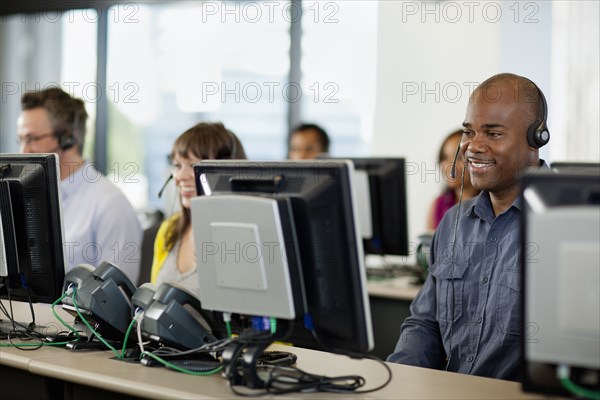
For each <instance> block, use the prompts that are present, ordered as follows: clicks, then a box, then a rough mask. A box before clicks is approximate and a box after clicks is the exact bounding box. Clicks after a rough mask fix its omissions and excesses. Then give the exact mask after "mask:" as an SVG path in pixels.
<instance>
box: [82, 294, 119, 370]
mask: <svg viewBox="0 0 600 400" xmlns="http://www.w3.org/2000/svg"><path fill="white" fill-rule="evenodd" d="M76 294H77V291H76V290H73V295H72V296H71V298H72V299H73V306H74V307H75V311H77V315H79V318H81V320H82V321H83V323H84V324H85V326H87V327H88V329H89V330H90V331H92V333H93V334H94V335H96V337H97V338H98V339H99V340H100V341H101V342H102V343H104V345H105V346H106V347H108V348H109V349H111V350H112V351H113V353H115V354H116V355H117V358H118V359H123V355H122V354H119V352H118V351H117V349H115V348H114V347H112V346H111V345H110V343H108V342H107V341H106V340H104V338H103V337H102V336H101V335H100V334H99V333H98V332H96V331H95V330H94V328H92V326H91V325H90V323H89V322H87V320H86V319H85V317H84V316H83V315H82V314H81V311H79V306H77V300H75V295H76Z"/></svg>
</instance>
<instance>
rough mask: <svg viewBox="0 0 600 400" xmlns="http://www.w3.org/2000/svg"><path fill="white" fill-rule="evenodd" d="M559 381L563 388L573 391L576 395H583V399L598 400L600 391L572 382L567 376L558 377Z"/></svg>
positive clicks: (599, 399)
mask: <svg viewBox="0 0 600 400" xmlns="http://www.w3.org/2000/svg"><path fill="white" fill-rule="evenodd" d="M560 383H562V385H563V386H564V388H565V389H567V390H568V391H569V392H571V393H573V394H574V395H576V396H578V397H583V398H585V399H593V400H600V392H595V391H593V390H589V389H586V388H583V387H581V386H579V385H577V384H575V383H574V382H572V381H571V380H570V379H569V378H566V377H564V378H560Z"/></svg>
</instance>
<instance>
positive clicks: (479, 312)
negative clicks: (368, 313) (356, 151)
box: [388, 192, 521, 380]
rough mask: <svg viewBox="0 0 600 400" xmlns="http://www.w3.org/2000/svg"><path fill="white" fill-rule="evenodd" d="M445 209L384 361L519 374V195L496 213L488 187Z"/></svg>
mask: <svg viewBox="0 0 600 400" xmlns="http://www.w3.org/2000/svg"><path fill="white" fill-rule="evenodd" d="M457 212H458V207H457V206H455V207H454V208H452V209H451V210H450V211H448V213H447V214H446V215H445V216H444V219H443V220H442V222H441V223H440V225H439V227H438V229H437V231H436V234H435V235H434V238H433V241H432V245H431V252H432V254H431V261H432V262H431V267H430V270H429V277H428V279H427V280H426V282H425V285H424V286H423V288H422V289H421V291H420V293H419V294H418V295H417V297H416V298H415V300H414V301H413V303H412V305H411V308H410V310H411V316H410V317H408V318H407V319H406V320H405V322H404V324H403V325H402V329H401V333H400V339H399V340H398V344H397V345H396V350H395V352H394V353H393V354H392V355H390V356H389V357H388V361H393V362H398V363H402V364H410V365H416V366H421V367H428V368H436V369H447V370H448V371H454V372H460V373H465V374H473V375H480V376H488V377H494V378H500V379H511V380H514V379H517V378H518V374H519V359H520V346H521V309H520V307H521V306H520V304H521V299H520V296H521V293H520V292H521V279H520V274H519V254H520V253H519V252H520V234H519V229H520V221H519V220H520V215H521V201H520V199H517V200H516V201H515V202H514V203H513V204H512V205H511V207H510V208H509V209H508V210H506V211H505V212H503V213H502V214H500V215H498V216H495V215H494V210H493V208H492V204H491V201H490V197H489V193H488V192H482V193H481V194H480V195H479V196H477V197H475V198H474V199H470V200H468V201H465V202H463V204H462V206H461V209H460V215H459V218H458V228H457V229H456V241H455V243H456V244H455V245H453V238H454V233H455V230H454V224H455V221H456V216H457Z"/></svg>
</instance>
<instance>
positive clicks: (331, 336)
mask: <svg viewBox="0 0 600 400" xmlns="http://www.w3.org/2000/svg"><path fill="white" fill-rule="evenodd" d="M194 170H195V174H196V184H197V189H198V193H199V194H201V195H210V196H199V197H197V198H194V199H193V200H192V227H193V231H194V235H195V237H196V252H197V258H198V259H199V260H201V261H199V265H201V267H200V268H198V270H199V275H200V277H199V279H200V286H201V287H200V300H201V301H202V304H203V307H207V308H208V309H213V310H215V311H224V312H238V310H245V309H246V307H250V306H253V305H255V304H263V306H262V307H263V308H262V309H263V310H264V312H263V313H257V311H260V309H259V310H256V309H254V310H253V312H255V313H257V314H258V315H259V316H260V315H266V316H270V314H269V313H279V315H280V316H281V317H282V318H284V319H285V318H287V319H289V318H291V317H292V316H293V318H294V319H295V320H296V321H304V320H312V324H313V325H314V332H315V334H316V337H317V339H318V342H319V345H320V346H322V349H324V350H326V351H331V352H337V353H342V354H353V355H357V354H365V353H367V352H368V351H369V350H370V349H372V347H373V333H372V327H371V315H370V308H369V302H368V296H367V292H366V278H365V276H366V275H365V268H364V257H363V250H362V240H361V238H360V235H359V232H358V227H357V224H356V218H357V216H356V215H357V214H356V208H355V207H354V204H355V200H354V198H353V197H354V191H353V188H352V174H353V171H354V167H353V165H352V162H350V161H348V160H345V161H340V160H338V161H334V160H320V161H304V162H299V161H294V162H251V161H237V160H236V161H223V160H219V161H203V162H201V163H199V164H197V165H195V166H194ZM235 195H242V196H237V197H248V199H247V201H246V202H243V199H238V201H241V202H242V203H245V204H250V203H253V202H254V203H256V204H252V205H250V206H248V207H247V208H245V207H244V208H242V206H236V205H235V204H236V203H231V201H230V200H231V199H232V197H236V196H235ZM220 196H222V200H221V197H220ZM262 200H265V201H262ZM210 203H216V204H213V205H211V204H210ZM242 203H239V204H242ZM288 205H289V208H288ZM209 207H210V208H209ZM288 210H289V213H288ZM232 216H234V217H232ZM290 238H292V240H291V243H289V242H288V243H282V242H281V241H282V240H283V241H289V240H290ZM269 243H270V247H269ZM251 244H254V247H253V246H251ZM208 245H210V246H212V247H210V248H208V247H207V246H208ZM236 246H237V250H236ZM257 246H258V247H262V249H263V250H265V251H264V252H263V256H264V257H262V258H261V257H256V254H257V253H256V249H255V247H257ZM203 248H204V250H205V252H204V253H203ZM282 248H283V249H285V253H284V255H285V257H279V254H280V253H278V252H277V253H275V255H274V256H273V257H274V258H273V260H275V262H274V263H270V260H266V261H265V257H266V256H265V255H266V254H269V255H272V254H274V253H273V252H269V251H267V250H269V249H282ZM244 249H246V251H251V253H249V254H250V255H247V254H246V255H245V254H244V253H243V252H244V251H245V250H244ZM208 250H210V256H211V257H212V258H210V259H209V257H207V254H206V253H207V252H208ZM296 250H297V254H296ZM236 252H238V253H240V254H241V257H240V259H241V262H243V263H245V264H239V262H240V261H237V263H238V265H245V268H244V269H241V268H238V269H237V270H231V268H235V265H234V266H232V265H231V263H230V262H228V257H230V258H231V257H233V255H234V254H235V253H236ZM296 256H297V258H298V260H299V264H300V265H299V266H297V265H296V263H295V262H294V259H295V257H296ZM286 257H287V259H286V260H284V261H286V262H281V261H280V258H286ZM244 258H245V259H244ZM252 260H256V262H254V263H253V262H249V261H252ZM263 261H264V265H257V264H260V263H261V262H263ZM281 265H284V266H285V265H287V268H288V269H289V271H288V272H287V274H288V277H286V276H281V271H279V274H278V275H276V276H275V277H273V278H271V275H270V274H272V273H273V272H274V271H272V270H273V269H277V268H280V269H281V268H285V267H281ZM250 269H252V270H253V271H255V272H254V273H252V274H248V275H242V274H244V273H245V272H246V271H248V270H250ZM294 270H297V271H301V272H300V273H301V278H302V279H301V280H298V279H293V277H294ZM284 272H285V271H284ZM219 274H220V275H219ZM286 285H287V286H291V292H290V291H283V293H280V292H282V291H278V292H277V295H276V296H277V297H272V298H271V301H268V299H267V301H265V299H264V298H262V297H261V296H260V294H261V293H264V292H265V291H266V290H271V289H274V288H275V289H278V288H280V287H284V286H286ZM299 285H300V286H299ZM302 285H303V286H302ZM298 291H302V292H303V293H304V298H305V299H306V310H307V311H302V305H300V307H298V304H297V301H296V300H293V299H297V292H298ZM236 298H237V299H238V300H237V301H236V302H235V304H231V303H230V301H232V299H236ZM219 299H226V301H227V302H226V303H225V304H224V303H223V302H221V301H220V300H219ZM250 299H252V300H250ZM261 301H262V303H260V302H261ZM214 303H217V307H218V308H211V307H212V304H214ZM295 310H296V311H297V310H300V311H299V312H300V313H304V315H298V313H297V312H296V313H295ZM307 317H308V318H307ZM309 324H310V323H309ZM299 325H302V324H299ZM292 342H294V341H293V340H292Z"/></svg>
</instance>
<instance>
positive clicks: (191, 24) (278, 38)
mask: <svg viewBox="0 0 600 400" xmlns="http://www.w3.org/2000/svg"><path fill="white" fill-rule="evenodd" d="M249 4H252V8H249V7H248V5H249ZM276 4H277V5H276V6H275V7H274V9H273V10H272V13H271V14H269V13H268V12H269V9H268V8H266V5H264V4H262V3H260V2H258V3H256V2H254V3H240V2H235V3H233V2H232V3H225V2H213V1H207V2H201V3H193V4H191V3H187V2H183V3H180V4H163V5H152V6H144V5H140V6H137V5H136V6H135V7H134V6H133V5H123V6H119V7H118V8H119V9H120V11H118V12H117V11H114V14H115V15H117V14H118V15H121V16H123V15H128V16H129V23H126V22H125V21H123V19H122V18H121V19H119V20H116V21H115V20H109V27H108V28H109V29H108V69H107V75H108V88H109V89H110V91H111V93H112V94H114V95H113V96H111V97H109V99H110V100H111V102H110V104H109V114H108V118H109V129H108V143H109V149H108V165H109V175H110V174H113V175H115V176H116V179H115V181H117V182H118V183H119V184H121V187H122V188H123V189H124V190H125V191H126V193H128V194H129V198H130V199H132V200H133V201H134V203H135V204H134V205H135V206H137V207H138V208H139V207H145V206H148V205H150V206H152V207H160V208H162V207H161V206H162V205H161V203H160V201H159V199H158V198H157V193H158V191H159V190H160V187H161V186H162V184H163V182H164V180H165V178H166V176H167V174H168V171H169V170H168V165H167V155H168V154H169V153H170V150H171V146H172V144H173V142H174V140H175V138H177V136H179V135H180V134H181V133H183V132H184V131H185V130H186V129H188V128H190V127H191V126H192V125H194V124H196V123H198V122H201V121H208V122H212V121H223V123H224V124H225V126H226V127H228V128H229V129H231V130H232V131H233V132H235V133H236V134H237V135H238V136H239V137H240V139H241V140H242V142H243V143H244V148H245V150H246V152H247V154H248V156H249V157H250V158H252V159H273V158H281V157H283V151H284V150H285V149H284V146H285V137H286V135H287V130H288V128H287V122H286V121H287V102H286V98H285V89H286V85H287V79H288V73H289V51H290V50H289V49H290V37H289V21H288V19H289V18H286V16H285V14H282V13H283V12H284V11H285V7H286V4H287V2H284V3H276ZM125 7H129V9H128V10H126V9H125ZM116 8H117V7H115V9H116ZM123 38H127V40H123ZM278 143H280V145H279V146H278V145H277V144H278ZM277 151H279V154H277ZM146 188H147V189H146ZM167 208H169V207H168V206H167Z"/></svg>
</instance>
